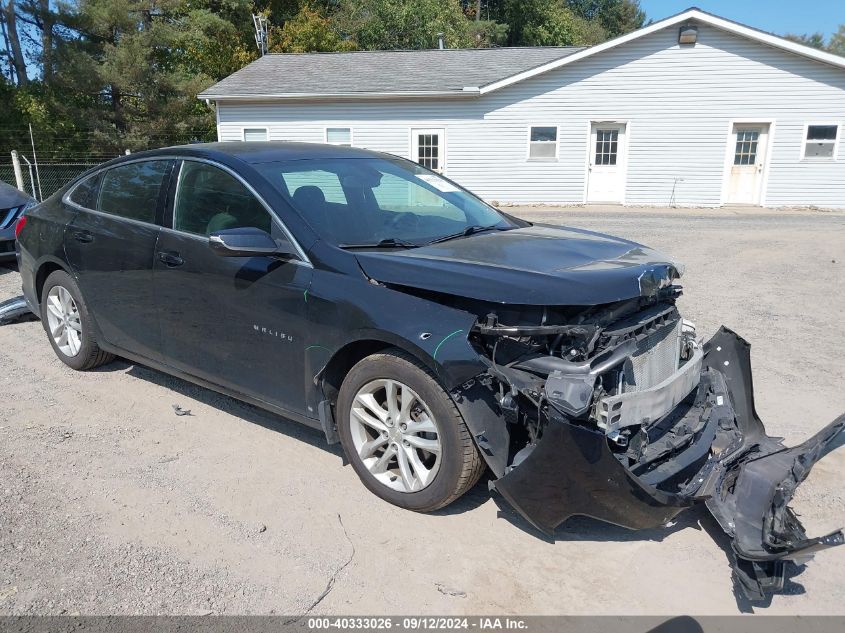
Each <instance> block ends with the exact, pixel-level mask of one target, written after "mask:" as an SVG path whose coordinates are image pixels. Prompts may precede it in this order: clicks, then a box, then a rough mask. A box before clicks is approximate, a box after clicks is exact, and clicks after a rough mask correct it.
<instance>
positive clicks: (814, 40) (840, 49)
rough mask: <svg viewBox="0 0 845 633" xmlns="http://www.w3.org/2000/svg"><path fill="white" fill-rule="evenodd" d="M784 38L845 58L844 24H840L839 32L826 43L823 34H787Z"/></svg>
mask: <svg viewBox="0 0 845 633" xmlns="http://www.w3.org/2000/svg"><path fill="white" fill-rule="evenodd" d="M784 37H785V38H786V39H788V40H792V41H793V42H798V43H799V44H804V45H805V46H812V47H813V48H818V49H821V50H823V51H827V52H828V53H833V54H834V55H842V56H845V24H840V25H839V30H838V31H836V33H834V34H833V35H831V36H830V40H828V41H825V39H824V33H810V34H809V35H808V34H806V33H805V34H803V35H796V34H794V33H788V34H786V35H784Z"/></svg>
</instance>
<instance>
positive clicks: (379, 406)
mask: <svg viewBox="0 0 845 633" xmlns="http://www.w3.org/2000/svg"><path fill="white" fill-rule="evenodd" d="M350 413H351V415H350V416H349V424H350V430H351V432H352V433H351V434H352V442H353V444H354V445H355V450H356V451H357V452H358V456H359V457H360V458H361V461H362V462H363V464H364V466H365V467H366V468H367V470H369V471H370V474H372V475H373V477H375V478H376V480H378V481H379V482H380V483H382V484H383V485H385V486H387V487H389V488H392V489H393V490H397V491H399V492H418V491H420V490H422V489H423V488H425V487H427V486H428V485H429V484H430V483H431V482H432V481H433V480H434V477H435V476H436V475H437V471H438V470H439V469H440V462H441V454H442V446H441V443H440V433H439V431H438V428H437V423H436V421H435V419H434V416H432V414H431V410H430V409H429V408H428V405H426V403H425V402H424V401H423V400H422V398H420V396H419V395H418V394H417V393H416V392H415V391H414V390H413V389H411V388H410V387H408V386H407V385H405V384H403V383H401V382H399V381H397V380H390V379H379V380H373V381H371V382H368V383H367V384H366V385H364V386H363V387H361V388H360V389H359V390H358V393H357V394H355V398H354V399H353V401H352V408H351V412H350Z"/></svg>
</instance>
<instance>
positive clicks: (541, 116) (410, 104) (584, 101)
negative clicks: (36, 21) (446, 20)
mask: <svg viewBox="0 0 845 633" xmlns="http://www.w3.org/2000/svg"><path fill="white" fill-rule="evenodd" d="M199 96H200V98H203V99H208V100H209V101H213V102H215V104H216V107H217V117H218V125H217V129H218V137H219V139H220V140H222V141H241V140H292V141H293V140H295V141H311V142H329V143H340V144H351V145H354V146H356V147H365V148H369V149H374V150H379V151H384V152H390V153H393V154H397V155H400V156H404V157H408V158H411V159H413V160H416V161H419V162H420V163H423V164H425V165H427V166H430V167H432V168H435V169H437V170H439V171H442V172H443V173H445V174H446V175H447V176H448V177H450V178H452V179H453V180H455V181H457V182H459V183H461V184H462V185H464V186H465V187H467V188H469V189H470V190H472V191H474V192H475V193H477V194H479V195H481V196H482V197H484V198H485V199H487V200H495V201H500V202H506V203H553V204H564V203H570V204H571V203H576V204H577V203H585V202H586V203H593V202H605V203H609V202H616V203H623V204H634V205H637V204H642V205H648V204H657V205H666V204H677V205H704V206H717V205H723V204H752V205H755V204H759V205H764V206H784V205H817V206H821V207H845V149H843V147H842V143H840V139H841V137H842V135H843V130H842V128H843V126H845V58H843V57H839V56H837V55H832V54H829V53H825V52H822V51H818V50H816V49H813V48H809V47H806V46H801V45H799V44H795V43H793V42H790V41H787V40H785V39H782V38H780V37H776V36H774V35H770V34H768V33H764V32H762V31H758V30H756V29H753V28H750V27H747V26H744V25H741V24H737V23H735V22H731V21H729V20H725V19H723V18H720V17H717V16H714V15H711V14H708V13H705V12H702V11H700V10H698V9H689V10H687V11H684V12H683V13H680V14H678V15H676V16H673V17H671V18H667V19H665V20H662V21H660V22H656V23H653V24H651V25H649V26H647V27H645V28H643V29H640V30H639V31H636V32H633V33H630V34H628V35H625V36H622V37H619V38H617V39H614V40H611V41H608V42H605V43H604V44H600V45H598V46H594V47H591V48H557V47H556V48H499V49H466V50H454V49H450V50H428V51H385V52H354V53H316V54H303V55H267V56H264V57H262V58H261V59H259V60H257V61H255V62H253V63H252V64H250V65H249V66H247V67H245V68H243V69H242V70H240V71H238V72H236V73H234V74H233V75H231V76H230V77H228V78H226V79H224V80H223V81H221V82H220V83H218V84H216V85H214V86H212V87H211V88H209V89H208V90H206V91H205V92H204V93H202V94H201V95H199Z"/></svg>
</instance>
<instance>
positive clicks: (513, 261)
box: [356, 224, 681, 305]
mask: <svg viewBox="0 0 845 633" xmlns="http://www.w3.org/2000/svg"><path fill="white" fill-rule="evenodd" d="M356 256H357V258H358V262H359V263H360V265H361V268H362V269H363V270H364V272H365V273H366V274H367V275H368V276H369V277H371V278H372V279H375V280H376V281H380V282H383V283H387V284H396V285H402V286H409V287H413V288H420V289H424V290H433V291H437V292H443V293H447V294H452V295H457V296H461V297H468V298H472V299H480V300H483V301H492V302H497V303H514V304H526V305H596V304H601V303H610V302H613V301H620V300H623V299H630V298H632V297H637V296H641V295H650V294H652V293H654V292H655V291H656V290H657V289H658V288H660V287H662V286H666V285H669V284H670V283H671V281H672V280H673V279H676V278H677V277H679V276H680V274H681V267H680V266H678V265H677V264H675V263H674V262H672V261H671V260H670V259H669V258H668V257H666V256H665V255H662V254H660V253H658V252H657V251H654V250H652V249H650V248H647V247H645V246H642V245H640V244H637V243H636V242H631V241H629V240H624V239H622V238H618V237H612V236H609V235H603V234H601V233H594V232H592V231H585V230H581V229H573V228H565V227H557V226H549V225H540V224H535V225H534V226H529V227H525V228H520V229H512V230H508V231H490V232H486V233H479V234H477V235H472V236H470V237H466V238H458V239H454V240H449V241H447V242H442V243H440V244H432V245H431V246H424V247H421V248H413V249H407V250H391V251H368V252H358V253H356Z"/></svg>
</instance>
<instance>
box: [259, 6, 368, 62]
mask: <svg viewBox="0 0 845 633" xmlns="http://www.w3.org/2000/svg"><path fill="white" fill-rule="evenodd" d="M269 38H270V52H272V53H314V52H318V53H325V52H332V51H350V50H355V48H356V46H355V44H354V43H353V42H351V41H349V40H345V39H343V38H342V37H341V36H340V34H339V33H338V32H337V30H336V29H335V27H334V24H333V22H332V21H331V20H330V19H329V18H328V17H326V15H324V14H323V12H322V11H321V10H320V9H318V8H316V7H313V6H311V5H309V4H305V5H303V6H302V7H301V8H300V9H299V12H298V13H297V14H296V15H295V16H294V17H293V18H291V19H290V20H287V21H286V22H285V23H284V25H283V26H282V27H281V28H278V27H274V28H272V29H270V33H269Z"/></svg>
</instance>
